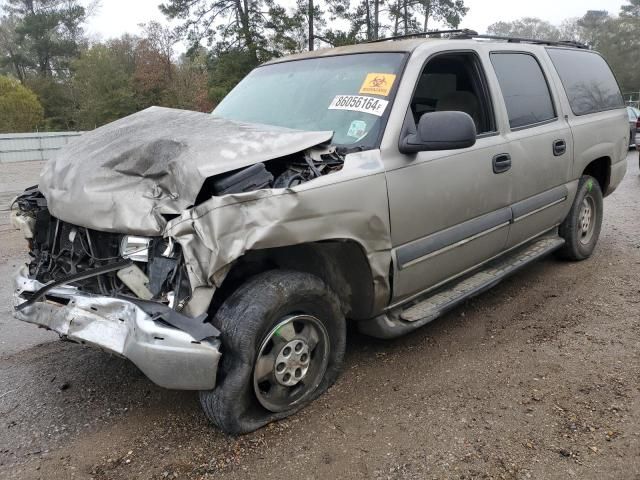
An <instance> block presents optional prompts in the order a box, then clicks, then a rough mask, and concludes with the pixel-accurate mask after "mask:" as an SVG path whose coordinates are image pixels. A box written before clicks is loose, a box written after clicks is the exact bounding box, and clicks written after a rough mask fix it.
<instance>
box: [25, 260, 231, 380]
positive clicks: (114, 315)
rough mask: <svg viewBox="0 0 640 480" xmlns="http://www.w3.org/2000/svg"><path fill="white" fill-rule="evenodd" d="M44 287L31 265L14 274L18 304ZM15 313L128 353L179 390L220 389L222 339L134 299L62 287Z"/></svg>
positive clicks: (67, 335) (80, 339) (64, 333)
mask: <svg viewBox="0 0 640 480" xmlns="http://www.w3.org/2000/svg"><path fill="white" fill-rule="evenodd" d="M43 286H44V285H43V284H42V283H40V282H38V281H37V280H34V279H31V278H29V277H28V269H27V267H26V266H24V267H22V268H21V269H20V270H19V271H18V272H17V273H16V275H15V277H14V305H19V304H21V303H23V302H25V301H27V299H28V297H29V294H30V293H33V292H36V291H38V290H39V289H41V288H42V287H43ZM167 308H168V307H167ZM14 316H15V317H16V318H17V319H18V320H22V321H24V322H29V323H33V324H35V325H38V326H40V327H44V328H47V329H49V330H53V331H55V332H57V333H58V334H60V335H61V336H62V337H64V338H66V339H69V340H72V341H75V342H79V343H83V344H90V345H93V346H96V347H99V348H101V349H104V350H106V351H108V352H111V353H115V354H117V355H121V356H123V357H126V358H128V359H129V360H131V361H132V362H133V363H134V364H135V365H136V366H137V367H138V368H139V369H140V370H142V372H143V373H144V374H145V375H146V376H147V377H149V379H150V380H151V381H152V382H154V383H156V384H158V385H160V386H161V387H165V388H172V389H178V390H210V389H212V388H214V387H215V384H216V372H217V369H218V362H219V360H220V341H219V340H218V339H215V338H207V339H204V340H201V341H197V340H196V339H195V338H194V337H193V336H191V335H190V334H188V333H186V332H184V331H182V330H179V329H177V328H174V327H171V326H169V325H167V324H166V323H164V322H162V321H159V320H158V318H159V316H158V315H150V314H149V313H147V312H145V311H144V310H143V309H142V308H141V307H140V306H139V305H137V304H136V303H134V302H132V301H129V300H126V299H122V298H115V297H107V296H99V295H89V294H86V293H82V292H80V291H79V290H78V289H77V288H75V287H72V286H60V287H56V288H54V289H52V290H50V291H48V292H47V295H46V297H45V298H43V299H42V301H38V302H36V303H34V304H33V305H31V306H29V307H26V308H24V309H23V310H21V311H14Z"/></svg>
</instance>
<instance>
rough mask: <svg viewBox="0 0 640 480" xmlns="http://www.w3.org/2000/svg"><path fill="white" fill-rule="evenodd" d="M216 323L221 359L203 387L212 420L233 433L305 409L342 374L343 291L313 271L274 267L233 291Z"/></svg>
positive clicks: (206, 409) (203, 398) (203, 401)
mask: <svg viewBox="0 0 640 480" xmlns="http://www.w3.org/2000/svg"><path fill="white" fill-rule="evenodd" d="M213 323H214V325H215V326H216V327H218V329H219V330H220V332H221V341H222V349H223V351H222V360H221V364H220V368H219V376H218V378H219V381H218V384H217V386H216V388H215V389H213V390H209V391H202V392H200V403H201V405H202V408H203V410H204V413H205V415H206V416H207V418H208V419H209V420H210V421H211V422H212V423H213V424H215V425H216V426H218V427H219V428H220V429H222V430H223V431H225V432H226V433H228V434H231V435H238V434H243V433H248V432H251V431H253V430H256V429H258V428H260V427H262V426H264V425H266V424H268V423H270V422H273V421H275V420H279V419H282V418H285V417H288V416H289V415H292V414H294V413H295V412H297V411H299V410H300V409H302V408H303V407H304V406H306V405H308V404H309V403H310V402H311V401H313V400H315V399H316V398H317V397H318V396H320V395H321V394H322V393H323V392H325V391H326V390H327V389H328V388H329V387H330V386H331V385H332V384H333V382H335V380H336V379H337V377H338V375H339V373H340V370H341V367H342V361H343V357H344V351H345V344H346V326H345V319H344V315H343V314H342V311H341V309H340V303H339V301H338V297H337V296H336V295H335V293H333V292H332V291H331V290H330V289H329V288H328V287H327V286H326V285H325V284H324V282H323V281H322V280H320V279H319V278H318V277H316V276H314V275H310V274H308V273H301V272H295V271H285V270H272V271H268V272H264V273H262V274H259V275H257V276H255V277H253V278H252V279H250V280H249V281H248V282H247V283H245V284H244V285H242V286H241V287H240V288H238V290H236V291H235V292H234V293H233V294H232V295H231V296H230V297H229V298H228V299H227V300H225V302H224V303H223V304H222V306H221V307H220V309H219V310H218V312H217V314H216V316H215V318H214V319H213Z"/></svg>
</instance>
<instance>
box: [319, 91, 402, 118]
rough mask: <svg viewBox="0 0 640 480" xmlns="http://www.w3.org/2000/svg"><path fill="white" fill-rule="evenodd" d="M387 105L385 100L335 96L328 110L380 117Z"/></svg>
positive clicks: (359, 96) (361, 96)
mask: <svg viewBox="0 0 640 480" xmlns="http://www.w3.org/2000/svg"><path fill="white" fill-rule="evenodd" d="M388 103H389V102H388V101H387V100H381V99H379V98H374V97H365V96H363V95H336V96H335V98H334V99H333V101H332V102H331V105H329V110H350V111H352V112H363V113H370V114H371V115H375V116H377V117H381V116H382V114H383V113H384V111H385V110H386V108H387V104H388Z"/></svg>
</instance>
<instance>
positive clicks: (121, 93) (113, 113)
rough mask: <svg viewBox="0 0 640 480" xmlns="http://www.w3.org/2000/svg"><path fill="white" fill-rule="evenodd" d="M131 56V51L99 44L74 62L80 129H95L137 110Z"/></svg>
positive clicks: (77, 115)
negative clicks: (113, 48)
mask: <svg viewBox="0 0 640 480" xmlns="http://www.w3.org/2000/svg"><path fill="white" fill-rule="evenodd" d="M123 53H124V55H123ZM127 59H128V58H127V52H118V51H114V50H112V49H110V48H109V47H108V46H107V45H95V46H94V47H92V48H90V49H89V50H88V51H87V52H86V53H84V54H83V55H82V56H81V57H80V58H79V59H78V60H76V61H75V62H74V64H73V70H74V73H75V75H74V77H73V84H74V89H75V91H76V92H77V98H78V110H77V113H76V118H77V125H78V127H79V128H80V129H93V128H95V127H96V126H99V125H104V124H105V123H108V122H112V121H114V120H117V119H119V118H122V117H124V116H126V115H129V114H131V113H134V112H135V111H136V110H137V108H136V107H137V106H136V102H135V92H134V89H133V78H132V72H131V71H130V70H129V68H130V67H131V65H130V64H129V62H128V61H127Z"/></svg>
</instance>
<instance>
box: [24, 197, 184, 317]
mask: <svg viewBox="0 0 640 480" xmlns="http://www.w3.org/2000/svg"><path fill="white" fill-rule="evenodd" d="M15 204H16V205H17V207H18V211H17V212H16V220H15V222H16V223H18V224H19V225H20V226H21V229H22V230H23V233H25V237H26V238H27V239H28V242H29V255H30V257H31V261H30V262H29V265H28V268H29V274H30V276H31V278H35V279H36V280H38V281H39V282H41V283H43V284H47V283H50V282H60V281H63V280H65V279H74V278H77V277H81V278H79V279H77V280H71V281H69V282H68V284H69V285H72V286H76V287H78V288H79V289H81V290H82V291H84V292H87V293H93V294H99V295H106V296H112V297H118V296H133V297H137V298H141V299H143V300H155V301H159V302H162V303H164V304H166V305H168V306H169V307H171V308H174V309H176V310H180V309H181V307H182V306H183V305H184V304H185V303H186V301H187V300H188V299H189V296H190V293H191V289H190V286H189V281H188V277H187V275H186V270H185V264H184V259H183V256H182V252H181V250H180V246H179V245H178V244H176V243H174V242H173V241H172V240H166V239H163V238H161V237H152V238H149V237H137V236H129V235H123V234H115V233H105V232H99V231H96V230H92V229H89V228H84V227H79V226H75V225H71V224H69V223H67V222H64V221H62V220H60V219H57V218H55V217H53V216H52V215H51V214H50V213H49V210H48V208H47V201H46V199H45V198H44V196H43V195H42V193H41V192H40V191H39V190H38V189H37V187H31V188H30V189H27V190H26V191H25V192H24V193H23V194H22V195H20V196H19V197H18V198H17V199H16V200H15ZM125 259H129V260H130V261H129V262H124V263H123V262H122V261H123V260H125ZM110 265H113V266H114V270H111V271H106V272H104V271H105V270H109V268H108V266H110ZM118 266H121V267H122V268H119V269H115V268H116V267H118ZM105 267H106V268H105ZM83 272H87V273H89V274H90V273H91V272H95V273H96V275H94V276H92V275H78V274H81V273H83ZM100 272H104V273H100ZM74 276H75V277H74ZM87 277H88V278H87Z"/></svg>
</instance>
